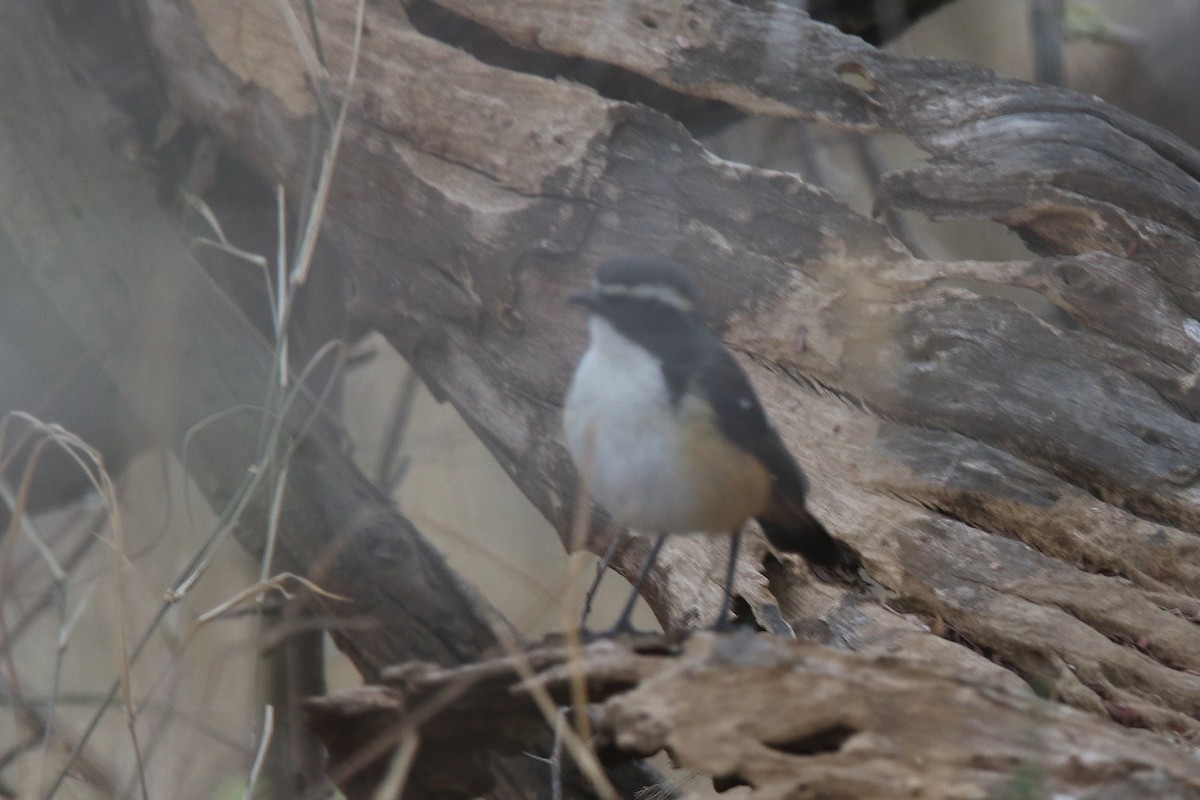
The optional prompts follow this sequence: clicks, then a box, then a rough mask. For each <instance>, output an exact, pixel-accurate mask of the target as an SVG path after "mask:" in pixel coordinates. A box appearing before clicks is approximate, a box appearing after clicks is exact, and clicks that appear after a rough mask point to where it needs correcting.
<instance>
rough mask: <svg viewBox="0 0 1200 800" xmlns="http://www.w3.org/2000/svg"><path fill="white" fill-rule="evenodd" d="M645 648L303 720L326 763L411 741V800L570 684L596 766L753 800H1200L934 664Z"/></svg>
mask: <svg viewBox="0 0 1200 800" xmlns="http://www.w3.org/2000/svg"><path fill="white" fill-rule="evenodd" d="M642 645H643V649H634V648H631V647H630V646H628V645H627V644H622V643H618V642H598V643H595V644H592V645H590V646H588V647H587V648H586V649H584V650H583V652H582V653H581V654H580V657H579V658H578V660H576V661H571V659H570V657H569V655H568V652H567V650H566V649H565V648H562V647H542V648H537V649H533V650H531V651H530V652H528V653H522V654H518V655H516V656H511V657H508V658H506V659H500V660H495V661H490V662H485V663H483V664H478V665H473V666H470V667H465V668H458V669H444V668H440V667H436V666H433V665H420V664H410V665H407V666H406V667H404V668H403V669H402V670H398V671H396V672H395V673H394V674H391V675H389V676H388V677H387V680H386V684H385V685H384V686H372V687H360V688H357V689H352V690H349V691H346V692H342V693H340V694H335V695H333V696H330V697H324V698H319V699H317V700H314V701H312V702H311V703H310V704H309V707H308V711H309V713H310V715H311V716H312V717H313V719H314V720H315V722H316V725H317V729H318V730H319V731H320V732H321V735H322V738H323V739H324V740H325V741H326V742H327V743H328V744H329V746H330V750H331V752H333V753H335V754H338V755H343V756H345V757H353V755H354V754H357V753H361V752H363V750H364V748H367V747H370V746H371V744H372V743H373V742H374V741H375V740H376V739H377V737H378V736H379V735H380V734H381V733H383V732H386V731H389V730H406V729H405V728H404V726H405V725H409V726H412V727H410V728H409V729H408V730H414V731H415V732H416V733H418V734H419V735H420V736H421V748H422V749H421V751H420V755H419V757H418V760H417V764H419V765H420V768H419V771H418V772H416V773H414V775H413V776H412V778H411V779H412V780H413V781H416V783H415V784H414V788H415V789H418V790H420V789H424V788H426V785H425V784H426V783H427V782H437V781H439V780H440V781H442V782H443V784H442V785H443V787H444V782H445V781H446V780H447V778H448V777H449V778H452V779H457V780H459V781H464V780H467V779H468V778H469V776H470V774H471V773H472V771H473V769H472V767H471V765H472V762H473V761H474V759H476V758H478V757H479V755H480V754H481V753H484V752H488V751H498V752H513V751H519V750H520V749H521V748H523V747H525V746H526V743H527V742H528V741H530V740H531V738H532V737H533V735H534V732H536V731H539V730H540V729H541V728H543V727H545V725H546V722H545V720H544V719H543V717H542V715H541V712H540V711H539V710H538V708H537V706H536V705H535V704H534V702H533V700H532V698H531V696H530V687H531V686H538V687H540V688H542V689H545V690H546V691H548V692H549V693H550V694H551V696H553V697H555V698H556V699H558V700H559V701H560V702H562V703H564V704H565V703H568V702H569V698H570V696H571V680H572V679H573V678H575V677H576V676H578V679H579V680H582V681H583V682H584V684H585V685H586V687H587V695H588V697H589V699H590V700H591V701H592V702H593V703H596V704H597V707H596V712H595V714H594V716H593V719H594V725H595V742H596V744H597V747H598V750H599V752H600V753H601V754H602V755H603V756H604V757H605V758H606V759H607V760H610V761H614V760H619V759H623V758H630V757H633V756H645V755H651V754H654V753H657V752H659V751H661V750H664V749H666V750H669V752H670V753H671V758H672V760H673V761H675V762H676V763H677V764H679V766H681V767H683V768H684V769H690V770H696V771H699V772H702V773H704V774H706V775H710V776H712V777H713V778H714V779H715V780H716V782H717V783H718V784H722V785H725V786H729V785H739V784H748V785H749V786H750V792H749V794H748V795H747V796H748V797H750V798H760V797H761V798H767V797H804V798H818V797H821V798H855V800H871V798H879V800H894V798H897V797H920V798H927V799H928V800H941V799H946V800H949V799H950V798H955V799H956V800H957V799H959V798H984V797H1078V798H1102V797H1130V798H1132V797H1156V798H1180V799H1181V800H1182V798H1192V797H1195V796H1197V794H1198V793H1200V765H1198V764H1197V762H1196V761H1195V759H1193V758H1191V757H1190V756H1189V755H1187V754H1185V753H1181V752H1179V751H1178V750H1176V749H1174V748H1172V747H1170V746H1169V745H1167V744H1165V743H1164V742H1162V741H1160V740H1158V739H1157V738H1156V737H1153V736H1149V735H1145V734H1138V733H1134V732H1131V731H1128V730H1124V729H1122V728H1121V727H1120V726H1118V725H1116V724H1114V723H1112V722H1110V721H1101V720H1097V719H1095V718H1094V717H1092V716H1091V715H1089V714H1085V713H1081V712H1079V711H1076V710H1075V709H1071V708H1068V707H1066V706H1063V705H1059V704H1056V703H1047V702H1045V701H1042V700H1039V699H1037V698H1035V697H1033V696H1031V695H1030V694H1029V693H1027V692H1024V691H1020V690H1015V691H1014V690H1003V689H997V688H996V687H995V686H994V685H993V684H991V683H990V682H987V681H984V682H979V681H975V680H972V679H970V678H967V677H964V676H962V675H960V674H957V673H956V672H955V671H954V670H952V669H946V668H945V666H944V665H939V664H936V663H927V664H917V663H914V662H912V661H909V660H904V659H896V658H893V657H889V656H875V657H863V656H861V655H857V654H852V653H844V652H837V651H834V650H831V649H829V648H823V647H819V646H816V645H811V644H807V643H800V642H790V641H786V640H783V639H779V638H777V637H773V636H759V637H756V636H754V635H753V634H749V633H748V632H745V631H744V632H742V633H739V634H736V635H732V636H726V635H719V636H714V635H712V634H697V635H695V636H693V637H692V638H691V639H689V640H688V641H687V642H686V643H685V644H684V645H683V646H680V647H678V648H675V647H672V646H670V645H667V646H665V647H664V646H662V643H655V644H654V646H650V643H648V642H643V643H642ZM518 659H522V660H525V661H526V668H527V669H528V670H530V671H532V672H533V673H534V678H533V679H532V680H531V681H530V680H522V679H521V677H520V675H521V673H520V672H519V671H518V669H517V666H518V665H517V663H516V662H517V661H518ZM914 709H920V713H919V714H916V713H914V712H913V710H914ZM415 720H420V722H419V723H416V722H415ZM386 761H387V760H386V759H383V762H384V763H383V765H382V766H383V767H386ZM430 764H442V765H453V767H452V768H446V769H442V770H440V771H439V770H437V769H426V768H425V767H427V766H428V765H430ZM435 785H436V783H435ZM342 788H343V790H344V791H345V792H346V796H347V797H349V798H351V800H355V798H370V797H371V796H372V794H371V793H370V789H369V787H363V786H360V785H356V784H353V783H349V782H347V783H345V784H343V786H342Z"/></svg>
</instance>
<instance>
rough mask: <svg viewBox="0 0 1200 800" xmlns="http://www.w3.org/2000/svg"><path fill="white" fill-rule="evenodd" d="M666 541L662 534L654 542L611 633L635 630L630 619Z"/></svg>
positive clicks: (665, 536)
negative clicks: (643, 586)
mask: <svg viewBox="0 0 1200 800" xmlns="http://www.w3.org/2000/svg"><path fill="white" fill-rule="evenodd" d="M666 540H667V535H666V534H665V533H660V534H659V535H658V538H657V539H655V540H654V547H652V548H651V549H650V555H649V556H648V557H647V558H646V563H645V564H643V565H642V571H641V572H639V573H638V576H637V580H636V581H634V582H633V592H631V593H630V595H629V601H628V602H626V603H625V608H624V609H622V611H621V616H619V617H617V624H616V625H614V626H613V627H612V631H611V633H614V634H617V633H629V632H631V631H632V630H633V626H632V625H631V624H630V622H629V619H630V617H632V616H633V607H634V606H635V605H637V601H638V597H640V596H641V591H642V584H643V583H645V582H646V576H647V575H649V574H650V568H651V567H653V566H654V562H655V561H656V560H657V559H658V551H660V550H662V546H663V542H665V541H666Z"/></svg>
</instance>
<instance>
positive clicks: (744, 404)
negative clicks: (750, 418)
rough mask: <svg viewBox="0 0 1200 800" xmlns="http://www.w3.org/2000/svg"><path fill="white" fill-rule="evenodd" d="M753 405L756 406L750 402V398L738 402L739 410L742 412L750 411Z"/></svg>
mask: <svg viewBox="0 0 1200 800" xmlns="http://www.w3.org/2000/svg"><path fill="white" fill-rule="evenodd" d="M753 405H754V404H753V403H751V402H750V398H749V397H743V398H742V399H740V400H738V408H740V409H741V410H742V411H749V410H750V409H751V407H752V406H753Z"/></svg>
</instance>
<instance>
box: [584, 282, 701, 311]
mask: <svg viewBox="0 0 1200 800" xmlns="http://www.w3.org/2000/svg"><path fill="white" fill-rule="evenodd" d="M596 291H597V292H599V293H600V294H601V295H603V296H605V297H631V298H633V299H635V300H654V301H657V302H659V303H662V304H663V305H666V306H670V307H671V308H674V309H676V310H677V311H685V312H687V311H692V310H693V306H692V301H691V300H688V299H687V298H686V297H684V296H683V295H682V294H680V292H679V290H677V289H676V288H675V287H673V286H667V285H666V284H661V283H643V284H638V285H637V286H626V285H625V284H621V283H605V284H601V285H599V286H597V287H596Z"/></svg>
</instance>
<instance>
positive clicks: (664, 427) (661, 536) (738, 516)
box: [563, 255, 859, 631]
mask: <svg viewBox="0 0 1200 800" xmlns="http://www.w3.org/2000/svg"><path fill="white" fill-rule="evenodd" d="M568 301H569V302H570V303H573V304H578V305H581V306H583V307H584V308H585V309H587V311H588V334H589V344H588V348H587V350H586V352H585V353H584V354H583V356H582V357H581V358H580V360H579V363H578V366H577V367H576V369H575V373H574V376H573V378H572V380H571V384H570V388H569V390H568V391H567V395H566V398H565V400H564V403H563V433H564V436H565V439H566V444H567V450H568V451H569V453H570V455H571V459H572V461H573V462H574V464H575V467H576V470H577V471H578V472H579V474H580V476H581V479H582V480H583V482H584V485H585V486H586V488H587V491H588V493H589V494H590V495H591V497H592V499H593V500H594V501H595V502H596V503H597V504H598V505H600V506H601V507H602V508H603V509H604V510H605V511H606V512H607V513H608V514H609V515H610V516H611V517H612V518H613V520H614V521H615V522H617V523H618V524H620V525H622V526H624V527H629V528H632V529H634V530H636V531H639V532H643V533H651V532H653V533H655V534H657V538H656V539H655V542H654V545H653V546H652V548H651V552H650V555H649V557H648V558H647V559H646V562H645V564H644V566H643V567H642V569H641V572H640V574H639V576H638V578H637V580H636V581H635V582H634V590H633V593H632V594H631V595H630V598H629V601H628V602H627V603H626V605H625V607H624V609H623V611H622V612H621V616H620V617H619V618H618V621H617V624H616V626H615V627H614V629H613V630H614V631H628V630H630V629H631V628H630V625H629V620H630V615H631V614H632V611H633V607H634V604H635V602H636V600H637V597H638V595H639V593H640V590H641V586H642V583H643V582H644V581H645V578H646V575H647V574H649V571H650V569H651V567H652V566H653V564H654V560H655V559H656V557H657V556H658V553H659V551H660V550H661V548H662V545H663V542H664V541H665V540H666V537H667V536H668V535H670V534H677V533H707V534H717V535H727V536H731V537H732V541H731V543H730V553H729V563H728V567H727V570H726V575H725V587H724V588H725V593H724V596H723V599H722V605H721V609H720V612H719V614H718V617H717V621H716V624H715V625H714V628H715V629H722V628H725V627H727V625H728V620H729V613H730V604H731V600H732V590H733V578H734V569H735V564H736V560H737V551H738V547H739V545H740V542H741V535H742V533H741V532H742V529H743V527H744V526H745V525H746V523H747V522H748V521H749V520H750V519H754V520H756V521H757V522H758V524H759V527H760V528H761V529H762V531H763V533H764V535H765V536H766V538H767V540H768V541H769V542H770V543H771V544H772V545H773V546H774V547H775V548H777V549H779V550H782V551H786V552H792V553H799V554H800V555H802V556H803V557H804V558H805V559H806V560H807V561H808V562H809V563H810V564H812V565H814V566H816V567H820V568H824V569H828V570H833V571H837V572H841V573H842V574H850V573H853V572H854V571H855V570H857V569H858V567H859V562H858V559H857V556H856V555H855V554H854V552H853V551H852V550H851V549H850V548H849V547H847V546H846V545H845V544H843V543H842V542H839V541H838V540H837V539H835V538H834V537H833V536H832V535H831V534H830V533H829V532H828V531H827V530H826V528H825V526H824V525H822V524H821V522H820V521H819V520H818V519H817V518H816V517H815V516H813V514H812V513H811V512H810V511H809V509H808V507H807V505H806V503H805V499H806V496H807V494H808V481H807V479H806V477H805V475H804V471H803V470H802V469H801V467H800V465H799V463H797V461H796V459H795V458H794V457H793V456H792V454H791V452H790V451H789V450H788V448H787V446H786V445H785V444H784V441H783V439H782V437H781V436H780V435H779V433H778V431H777V430H776V429H775V427H774V426H773V425H772V424H771V421H770V420H769V418H768V417H767V414H766V412H765V411H764V409H763V406H762V403H761V402H760V400H759V398H758V395H757V394H756V393H755V391H754V387H753V386H752V385H751V383H750V380H749V378H748V377H747V376H746V373H745V371H744V370H743V369H742V367H741V365H740V364H738V362H737V360H736V359H735V358H734V357H733V355H732V354H731V353H730V352H729V350H727V349H726V348H725V346H724V345H723V344H722V343H721V341H720V340H719V339H718V338H717V337H716V336H715V335H714V334H713V333H712V331H710V330H709V329H708V328H707V327H706V326H705V325H704V324H703V322H702V321H701V320H700V318H699V316H698V314H697V301H696V290H695V287H694V285H693V283H692V281H691V279H690V278H689V277H688V275H687V273H686V272H685V271H684V269H683V268H682V267H680V266H679V265H678V264H675V263H674V262H671V261H668V260H666V259H663V258H660V257H657V256H649V255H634V256H625V257H621V258H616V259H613V260H610V261H607V262H605V263H604V264H602V265H601V266H600V268H599V269H598V270H597V271H596V273H595V279H594V280H593V282H592V283H591V285H590V286H589V288H587V289H586V290H584V291H581V292H578V293H576V294H573V295H571V296H570V297H569V298H568Z"/></svg>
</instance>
